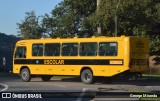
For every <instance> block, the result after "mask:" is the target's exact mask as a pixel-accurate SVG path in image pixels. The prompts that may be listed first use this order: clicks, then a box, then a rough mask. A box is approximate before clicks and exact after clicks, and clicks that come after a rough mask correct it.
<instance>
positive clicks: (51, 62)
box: [44, 59, 64, 65]
mask: <svg viewBox="0 0 160 101" xmlns="http://www.w3.org/2000/svg"><path fill="white" fill-rule="evenodd" d="M44 64H47V65H52V64H56V65H63V64H64V60H52V59H51V60H44Z"/></svg>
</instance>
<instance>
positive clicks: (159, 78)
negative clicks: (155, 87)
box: [143, 74, 160, 82]
mask: <svg viewBox="0 0 160 101" xmlns="http://www.w3.org/2000/svg"><path fill="white" fill-rule="evenodd" d="M143 77H144V78H147V79H148V81H155V82H156V81H158V82H159V81H160V75H150V74H143Z"/></svg>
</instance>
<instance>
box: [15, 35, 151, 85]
mask: <svg viewBox="0 0 160 101" xmlns="http://www.w3.org/2000/svg"><path fill="white" fill-rule="evenodd" d="M148 70H149V41H148V39H147V38H145V37H135V36H131V37H128V36H121V37H105V36H99V37H95V36H93V37H91V38H77V37H74V38H64V39H61V38H55V39H52V38H41V39H30V40H21V41H18V42H17V43H16V46H15V50H14V56H13V73H15V74H20V76H21V79H22V80H23V81H25V82H28V81H30V80H31V77H32V76H34V75H37V76H40V77H41V78H42V80H43V81H49V80H50V79H51V77H52V76H56V75H70V76H80V77H81V80H82V82H83V83H86V84H90V83H93V82H95V81H96V77H102V78H105V77H106V78H108V77H113V76H115V75H118V74H123V73H126V72H127V73H132V74H136V73H142V72H145V71H148Z"/></svg>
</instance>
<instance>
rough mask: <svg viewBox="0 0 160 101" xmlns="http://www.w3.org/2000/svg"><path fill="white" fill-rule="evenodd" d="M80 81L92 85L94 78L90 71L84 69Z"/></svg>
mask: <svg viewBox="0 0 160 101" xmlns="http://www.w3.org/2000/svg"><path fill="white" fill-rule="evenodd" d="M81 80H82V82H83V83H85V84H92V83H94V78H93V74H92V71H91V70H90V69H85V70H83V71H82V73H81Z"/></svg>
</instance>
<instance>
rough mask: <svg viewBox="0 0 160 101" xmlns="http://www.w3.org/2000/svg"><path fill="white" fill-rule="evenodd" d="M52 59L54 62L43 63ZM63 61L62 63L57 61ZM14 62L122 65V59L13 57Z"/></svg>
mask: <svg viewBox="0 0 160 101" xmlns="http://www.w3.org/2000/svg"><path fill="white" fill-rule="evenodd" d="M47 60H48V61H50V60H51V62H52V60H54V61H56V62H55V63H48V64H47V63H45V62H44V61H47ZM58 61H64V64H60V63H58ZM110 61H120V62H121V63H114V64H112V63H110ZM14 64H35V65H38V64H39V65H40V64H41V65H123V59H15V60H14Z"/></svg>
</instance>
